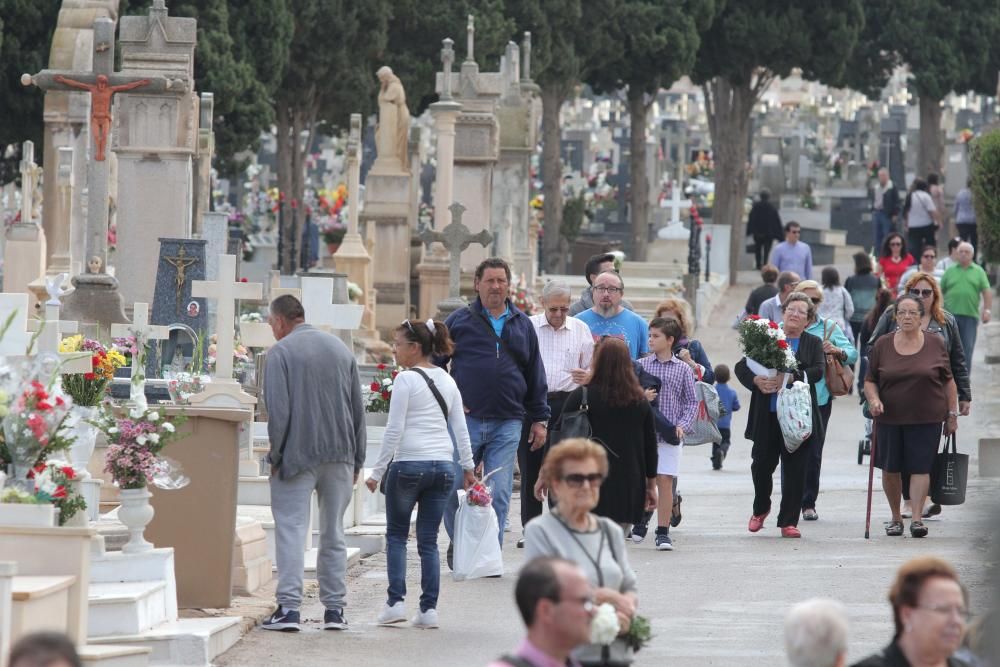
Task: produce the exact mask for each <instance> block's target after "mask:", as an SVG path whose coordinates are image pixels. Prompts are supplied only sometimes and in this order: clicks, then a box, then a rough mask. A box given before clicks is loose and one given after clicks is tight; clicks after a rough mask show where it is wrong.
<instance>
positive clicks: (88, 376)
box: [83, 373, 97, 380]
mask: <svg viewBox="0 0 1000 667" xmlns="http://www.w3.org/2000/svg"><path fill="white" fill-rule="evenodd" d="M96 377H97V374H96V373H84V374H83V379H84V380H93V379H94V378H96Z"/></svg>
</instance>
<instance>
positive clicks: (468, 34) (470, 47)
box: [465, 14, 476, 63]
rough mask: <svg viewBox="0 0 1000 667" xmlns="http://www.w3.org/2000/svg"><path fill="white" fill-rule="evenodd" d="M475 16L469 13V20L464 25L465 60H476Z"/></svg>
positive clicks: (472, 61)
mask: <svg viewBox="0 0 1000 667" xmlns="http://www.w3.org/2000/svg"><path fill="white" fill-rule="evenodd" d="M475 46H476V18H475V17H474V16H473V15H472V14H469V22H468V23H467V24H466V25H465V62H467V63H474V62H476V55H475Z"/></svg>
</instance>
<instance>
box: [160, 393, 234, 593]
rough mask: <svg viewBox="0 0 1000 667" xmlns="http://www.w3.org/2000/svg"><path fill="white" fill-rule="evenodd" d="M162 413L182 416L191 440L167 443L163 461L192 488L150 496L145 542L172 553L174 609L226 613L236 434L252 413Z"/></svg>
mask: <svg viewBox="0 0 1000 667" xmlns="http://www.w3.org/2000/svg"><path fill="white" fill-rule="evenodd" d="M165 411H166V413H167V414H168V415H175V414H181V413H183V414H185V415H187V418H188V421H187V423H185V424H184V425H183V426H181V427H180V428H181V430H182V432H185V433H190V435H188V436H187V437H185V438H183V439H181V440H178V441H176V442H174V443H172V444H171V445H170V448H169V450H168V455H169V456H170V457H171V458H172V459H174V460H175V461H177V462H178V463H180V464H181V466H182V467H183V469H184V470H185V472H187V474H188V475H189V476H190V478H191V483H190V484H188V485H187V486H185V487H184V488H182V489H176V490H172V491H161V490H158V489H156V490H153V498H152V499H151V501H150V502H151V504H152V505H153V507H154V508H155V510H156V515H155V516H154V517H153V521H152V522H151V523H150V524H149V527H148V528H147V529H146V539H148V540H149V541H150V542H152V543H153V544H155V545H156V546H158V547H173V549H174V556H175V559H176V572H177V606H178V607H180V608H194V607H208V608H216V609H219V608H226V607H229V606H230V604H231V602H232V594H231V589H232V579H233V547H234V540H235V534H236V489H237V471H238V460H239V445H240V442H239V441H240V432H239V431H240V424H241V423H243V422H245V421H247V420H249V419H251V418H252V413H251V411H250V410H234V409H227V408H203V407H192V406H187V407H184V408H180V407H168V408H166V409H165Z"/></svg>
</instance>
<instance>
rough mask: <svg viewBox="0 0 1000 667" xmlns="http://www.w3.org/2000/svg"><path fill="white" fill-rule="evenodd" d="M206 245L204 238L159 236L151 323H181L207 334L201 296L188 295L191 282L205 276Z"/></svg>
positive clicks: (203, 304) (203, 300)
mask: <svg viewBox="0 0 1000 667" xmlns="http://www.w3.org/2000/svg"><path fill="white" fill-rule="evenodd" d="M206 245H208V241H205V240H204V239H170V238H161V239H160V259H159V262H158V263H157V265H156V289H155V293H154V297H153V313H152V316H151V317H150V318H149V319H150V322H151V323H152V324H163V325H167V326H169V325H173V324H183V325H185V326H187V327H190V328H191V329H192V330H193V331H195V332H196V333H198V332H205V333H207V331H208V313H207V310H206V308H205V299H203V298H196V297H192V296H191V283H192V282H194V281H195V280H205V279H206V278H207V275H206V271H207V266H206V262H205V246H206Z"/></svg>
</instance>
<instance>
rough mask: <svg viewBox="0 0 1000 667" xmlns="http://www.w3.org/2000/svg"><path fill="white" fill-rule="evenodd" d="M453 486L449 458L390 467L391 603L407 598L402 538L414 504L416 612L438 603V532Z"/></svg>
mask: <svg viewBox="0 0 1000 667" xmlns="http://www.w3.org/2000/svg"><path fill="white" fill-rule="evenodd" d="M454 485H455V467H454V464H453V463H452V462H451V461H395V462H393V463H392V464H391V465H390V466H389V470H388V472H387V473H386V480H385V520H386V528H385V541H386V548H385V551H386V561H387V567H388V570H389V589H388V595H389V598H388V604H389V605H390V606H391V605H394V604H396V603H397V602H401V601H402V600H403V598H405V597H406V540H407V538H408V537H409V535H410V516H411V515H412V513H413V507H414V505H416V506H417V553H419V554H420V588H421V591H422V593H421V595H420V611H427V610H428V609H435V608H437V599H438V592H439V591H440V589H441V561H440V557H439V556H438V545H437V536H438V529H439V528H440V527H441V516H442V515H443V514H444V508H445V504H446V502H447V500H448V494H449V492H451V489H452V487H453V486H454Z"/></svg>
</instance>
